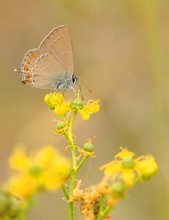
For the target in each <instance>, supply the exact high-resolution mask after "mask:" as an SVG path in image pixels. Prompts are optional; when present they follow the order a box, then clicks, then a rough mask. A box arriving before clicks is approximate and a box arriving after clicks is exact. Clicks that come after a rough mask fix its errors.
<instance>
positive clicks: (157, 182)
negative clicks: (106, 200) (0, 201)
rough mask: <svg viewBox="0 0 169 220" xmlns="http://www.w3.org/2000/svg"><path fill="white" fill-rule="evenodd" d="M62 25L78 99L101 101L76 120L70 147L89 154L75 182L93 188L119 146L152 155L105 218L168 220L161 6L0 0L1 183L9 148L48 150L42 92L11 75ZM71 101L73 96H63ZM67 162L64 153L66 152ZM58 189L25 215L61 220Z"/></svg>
mask: <svg viewBox="0 0 169 220" xmlns="http://www.w3.org/2000/svg"><path fill="white" fill-rule="evenodd" d="M61 24H67V25H68V26H69V29H70V31H71V34H72V40H73V49H74V63H75V64H74V65H75V75H76V76H77V77H78V78H79V79H80V80H82V81H83V82H84V83H86V84H87V85H88V86H89V88H90V89H91V90H92V92H93V93H92V94H90V93H89V92H88V91H87V89H86V88H85V87H84V86H83V85H81V86H82V91H83V96H84V97H85V100H88V99H98V98H99V99H101V103H102V107H101V111H100V112H99V113H98V114H96V115H94V116H92V117H91V120H89V121H86V122H84V121H82V120H81V118H80V117H79V119H78V121H77V122H76V124H75V128H74V132H75V133H76V134H77V139H78V141H79V145H82V144H83V143H84V142H85V141H86V139H87V138H89V137H90V138H92V139H93V142H94V144H95V147H96V149H95V150H96V155H97V157H96V158H94V159H93V158H92V159H90V160H89V161H88V162H87V163H86V164H85V166H84V167H83V169H82V171H81V175H80V176H79V178H83V183H84V185H86V186H88V185H92V184H96V183H97V182H98V181H99V180H100V178H101V174H100V173H99V172H98V167H99V166H100V165H102V164H104V163H106V162H108V161H110V160H112V158H113V157H114V154H115V153H117V152H118V150H119V146H127V147H128V149H129V150H131V151H134V152H135V153H136V154H137V155H141V154H149V153H150V154H152V155H154V156H155V158H156V160H157V162H158V164H159V172H158V174H157V175H156V176H155V177H153V178H152V180H151V181H148V182H146V183H145V184H139V185H138V186H136V187H135V188H133V189H132V190H131V191H130V192H128V194H127V199H124V200H123V201H121V202H120V203H118V205H117V208H116V210H115V211H114V212H113V213H112V217H111V218H110V219H120V220H123V219H125V220H126V219H130V220H135V219H137V220H142V219H144V220H168V219H169V135H168V133H169V104H168V103H169V74H168V70H169V61H168V60H169V25H168V24H169V1H167V0H160V1H158V0H154V1H153V0H138V1H135V0H128V1H122V0H107V1H98V0H93V1H91V0H86V1H78V0H74V1H68V0H48V1H44V0H37V1H32V0H30V1H23V0H15V1H10V0H6V1H2V2H1V8H0V27H1V36H0V37H1V40H0V48H1V51H0V62H1V64H0V68H1V80H0V105H1V108H0V173H1V175H0V182H1V184H3V182H5V180H6V179H7V178H8V176H9V171H8V168H7V160H8V157H9V155H10V154H11V153H12V151H13V148H14V145H15V144H16V143H25V144H26V145H27V146H28V148H29V150H30V151H31V150H35V149H38V148H40V147H42V146H43V145H45V144H48V143H50V144H53V145H54V146H56V147H57V148H59V149H60V151H61V152H62V153H64V149H65V145H66V143H65V141H64V140H63V139H62V137H60V136H56V135H55V134H54V133H53V132H52V131H53V130H54V129H55V126H56V120H57V117H56V116H55V115H54V114H53V112H52V111H50V110H49V109H48V108H47V106H46V105H45V104H44V102H43V98H44V95H45V94H46V93H47V92H49V91H45V90H40V89H34V88H31V87H29V86H24V85H22V84H21V83H20V80H21V77H20V75H18V74H17V73H14V72H13V70H14V68H19V67H20V64H21V62H22V59H23V56H24V54H25V52H26V51H27V50H29V49H32V48H34V47H37V46H38V45H39V43H40V42H41V40H42V39H43V38H44V37H45V35H46V34H47V33H48V32H49V31H51V29H52V28H54V27H56V26H58V25H61ZM65 96H66V97H68V98H69V97H73V93H72V91H70V92H67V93H65ZM66 156H68V157H69V156H70V155H69V153H67V155H66ZM65 203H66V202H65V200H64V199H63V194H62V192H57V193H55V194H50V193H44V194H41V195H39V196H38V198H37V205H36V206H35V207H34V208H33V209H32V210H31V211H30V212H29V213H28V219H31V220H35V219H41V220H46V219H49V220H54V219H67V213H66V212H67V209H66V204H65ZM77 219H81V218H80V217H79V218H78V217H77Z"/></svg>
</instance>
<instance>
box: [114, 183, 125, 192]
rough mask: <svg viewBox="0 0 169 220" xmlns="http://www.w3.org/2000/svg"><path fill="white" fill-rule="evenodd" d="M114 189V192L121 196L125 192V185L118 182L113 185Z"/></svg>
mask: <svg viewBox="0 0 169 220" xmlns="http://www.w3.org/2000/svg"><path fill="white" fill-rule="evenodd" d="M112 189H113V191H114V192H116V193H118V194H121V193H123V192H124V191H125V184H124V183H123V182H121V181H117V182H115V183H113V185H112Z"/></svg>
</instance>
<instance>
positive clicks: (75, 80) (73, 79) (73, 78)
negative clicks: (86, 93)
mask: <svg viewBox="0 0 169 220" xmlns="http://www.w3.org/2000/svg"><path fill="white" fill-rule="evenodd" d="M72 82H73V84H75V83H76V82H77V77H76V76H74V75H73V76H72Z"/></svg>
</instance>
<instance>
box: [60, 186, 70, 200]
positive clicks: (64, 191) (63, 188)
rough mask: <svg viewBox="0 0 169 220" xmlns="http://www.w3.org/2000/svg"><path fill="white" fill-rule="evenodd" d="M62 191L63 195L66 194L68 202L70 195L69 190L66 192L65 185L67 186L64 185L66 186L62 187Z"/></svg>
mask: <svg viewBox="0 0 169 220" xmlns="http://www.w3.org/2000/svg"><path fill="white" fill-rule="evenodd" d="M62 190H63V193H64V195H65V197H66V199H67V200H68V199H69V195H68V193H67V190H66V185H65V184H64V185H62Z"/></svg>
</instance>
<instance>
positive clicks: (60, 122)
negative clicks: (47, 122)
mask: <svg viewBox="0 0 169 220" xmlns="http://www.w3.org/2000/svg"><path fill="white" fill-rule="evenodd" d="M65 126H66V124H65V122H64V121H58V123H57V128H58V129H62V128H64V127H65Z"/></svg>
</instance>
